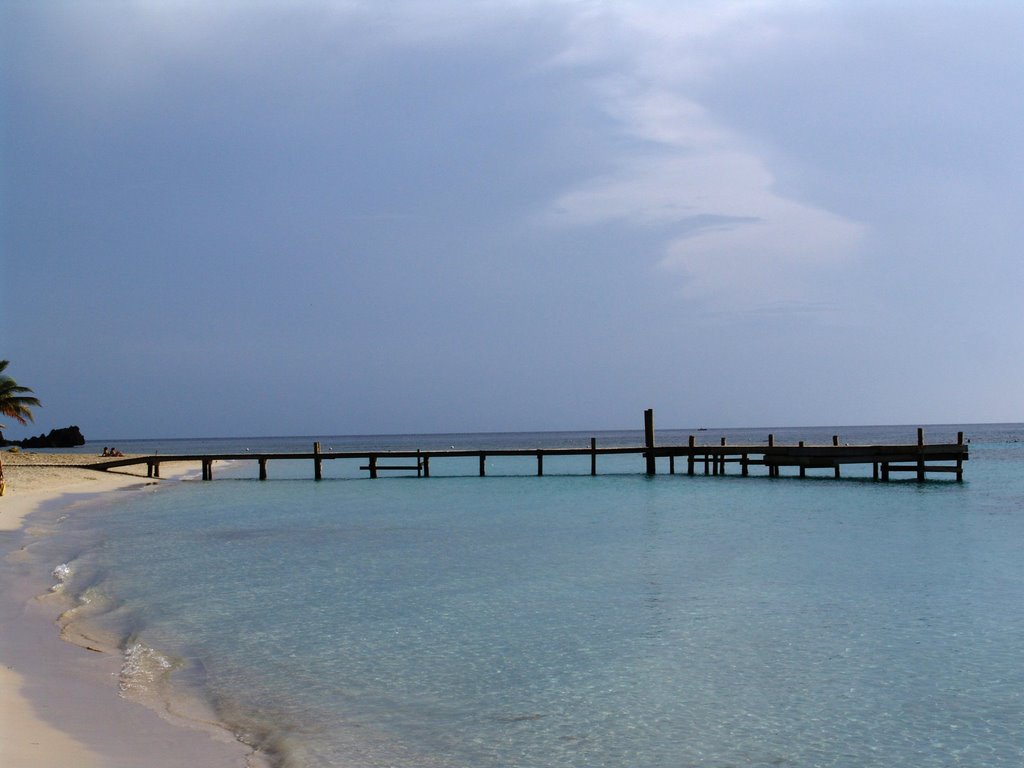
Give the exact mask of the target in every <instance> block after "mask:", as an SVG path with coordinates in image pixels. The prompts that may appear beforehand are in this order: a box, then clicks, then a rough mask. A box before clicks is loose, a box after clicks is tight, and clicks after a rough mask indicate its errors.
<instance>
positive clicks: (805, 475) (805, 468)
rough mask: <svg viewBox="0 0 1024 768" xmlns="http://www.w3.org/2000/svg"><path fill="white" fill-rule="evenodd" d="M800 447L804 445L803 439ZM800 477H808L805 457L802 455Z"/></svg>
mask: <svg viewBox="0 0 1024 768" xmlns="http://www.w3.org/2000/svg"><path fill="white" fill-rule="evenodd" d="M799 445H800V447H801V448H803V447H804V441H803V440H801V441H800V443H799ZM800 477H807V467H806V466H804V457H803V456H801V457H800Z"/></svg>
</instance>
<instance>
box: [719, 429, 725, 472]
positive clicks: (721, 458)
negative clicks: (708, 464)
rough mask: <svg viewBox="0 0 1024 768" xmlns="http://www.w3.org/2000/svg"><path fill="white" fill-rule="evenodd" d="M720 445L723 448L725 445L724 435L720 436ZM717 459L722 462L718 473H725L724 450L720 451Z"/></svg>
mask: <svg viewBox="0 0 1024 768" xmlns="http://www.w3.org/2000/svg"><path fill="white" fill-rule="evenodd" d="M722 447H723V448H724V447H725V438H724V437H723V438H722ZM719 461H720V462H721V464H722V469H721V472H720V473H719V474H722V475H724V474H725V451H722V455H721V456H720V457H719Z"/></svg>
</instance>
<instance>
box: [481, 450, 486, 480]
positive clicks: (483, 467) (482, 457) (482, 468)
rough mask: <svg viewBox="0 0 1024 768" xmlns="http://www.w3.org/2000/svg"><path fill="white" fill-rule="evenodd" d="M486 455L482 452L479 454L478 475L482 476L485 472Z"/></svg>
mask: <svg viewBox="0 0 1024 768" xmlns="http://www.w3.org/2000/svg"><path fill="white" fill-rule="evenodd" d="M486 464H487V457H486V456H485V455H484V454H482V453H481V454H480V477H484V476H485V475H486V474H487V467H486Z"/></svg>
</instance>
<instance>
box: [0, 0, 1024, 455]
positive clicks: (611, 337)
mask: <svg viewBox="0 0 1024 768" xmlns="http://www.w3.org/2000/svg"><path fill="white" fill-rule="evenodd" d="M0 8H2V10H0V28H2V31H0V98H2V145H0V161H2V165H0V167H2V175H0V179H2V181H0V183H2V190H0V194H2V197H0V203H2V209H0V216H2V218H0V245H2V260H3V264H2V271H0V358H8V359H10V360H11V365H10V367H9V369H8V371H7V373H9V374H10V375H12V376H13V377H14V378H15V379H17V380H18V382H19V383H21V384H25V385H28V386H30V387H32V388H33V389H34V390H35V392H36V394H37V395H38V396H39V398H40V399H41V400H42V401H43V405H44V407H43V408H41V409H39V410H38V411H37V413H36V424H35V425H34V426H32V427H31V428H24V429H21V428H17V429H9V430H8V432H7V434H8V436H10V437H18V436H25V435H27V434H34V433H38V432H39V431H42V430H49V429H50V428H52V427H61V426H66V425H68V424H77V425H79V426H80V427H81V428H82V431H83V432H84V433H85V434H86V437H88V438H90V439H101V438H118V437H120V438H130V437H186V436H221V435H222V436H246V435H286V434H296V435H304V434H362V433H396V432H400V433H405V432H447V431H506V430H508V431H515V430H534V429H603V428H608V429H614V428H639V427H641V426H642V423H643V409H644V408H647V407H653V408H654V409H655V410H656V413H657V420H658V426H659V427H662V428H668V427H694V426H710V427H714V426H787V425H788V426H799V425H843V424H881V423H893V424H928V423H948V422H960V423H963V422H979V421H1024V215H1022V214H1021V207H1022V202H1024V125H1022V123H1024V82H1022V81H1024V46H1021V44H1020V40H1021V39H1022V36H1024V4H1021V3H1018V2H1009V1H1007V2H999V3H996V2H966V0H965V1H964V2H934V1H929V2H912V1H909V0H906V1H903V2H861V1H860V0H858V1H857V2H852V1H851V2H820V3H819V2H784V1H781V0H779V1H774V2H767V1H766V2H757V1H756V0H748V1H744V2H740V1H737V2H729V1H728V0H715V1H714V2H681V1H676V2H668V1H666V2H658V1H656V0H649V1H644V2H639V1H638V2H625V1H620V0H615V1H614V2H613V1H611V0H609V1H608V2H598V1H596V0H595V1H592V2H588V1H586V0H547V1H546V2H531V1H530V0H505V1H503V2H502V1H499V0H493V1H487V0H475V1H472V0H431V1H430V2H426V1H423V2H420V1H418V0H399V1H397V2H379V1H378V0H374V1H373V2H362V1H359V0H352V1H351V2H344V1H342V0H335V1H330V0H307V1H305V2H294V1H289V2H284V0H281V1H280V2H242V1H241V0H239V1H238V2H206V1H204V2H170V1H164V2H131V1H125V2H115V1H104V2H92V1H90V0H83V1H79V2H72V1H70V0H69V1H68V2H46V3H41V2H36V0H24V1H20V0H4V2H3V3H2V6H0ZM9 426H11V425H9Z"/></svg>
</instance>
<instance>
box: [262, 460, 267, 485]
mask: <svg viewBox="0 0 1024 768" xmlns="http://www.w3.org/2000/svg"><path fill="white" fill-rule="evenodd" d="M266 479H267V460H266V459H260V480H266Z"/></svg>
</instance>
